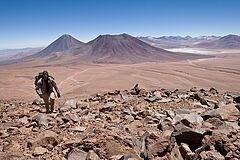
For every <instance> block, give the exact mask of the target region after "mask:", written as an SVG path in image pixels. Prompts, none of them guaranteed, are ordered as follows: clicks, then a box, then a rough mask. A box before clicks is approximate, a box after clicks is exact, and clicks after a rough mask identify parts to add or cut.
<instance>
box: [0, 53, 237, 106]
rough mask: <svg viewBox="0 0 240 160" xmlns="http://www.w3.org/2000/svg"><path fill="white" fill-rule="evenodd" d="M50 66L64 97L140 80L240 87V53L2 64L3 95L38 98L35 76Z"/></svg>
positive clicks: (147, 84)
mask: <svg viewBox="0 0 240 160" xmlns="http://www.w3.org/2000/svg"><path fill="white" fill-rule="evenodd" d="M43 70H48V71H49V72H50V74H51V75H52V76H54V77H55V80H56V82H57V85H58V86H59V89H60V91H61V93H62V97H63V98H69V97H82V96H88V95H91V94H94V93H97V92H104V91H110V90H115V89H119V90H124V89H129V88H131V87H133V86H134V85H135V84H136V83H138V84H139V85H140V86H141V87H143V88H146V89H160V88H166V89H176V88H178V89H189V88H191V87H199V88H204V89H209V88H211V87H214V88H216V89H218V90H220V91H229V92H239V91H240V55H239V54H222V55H217V56H216V58H208V59H198V60H188V61H180V62H166V63H139V64H79V65H64V66H59V65H51V64H47V65H43V64H41V62H39V63H31V64H29V63H25V64H21V63H20V64H14V65H10V66H1V67H0V77H1V78H0V98H1V99H24V100H30V101H31V100H32V99H33V98H36V94H35V91H34V84H33V83H34V76H35V75H37V74H38V73H39V72H41V71H43Z"/></svg>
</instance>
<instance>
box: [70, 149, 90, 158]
mask: <svg viewBox="0 0 240 160" xmlns="http://www.w3.org/2000/svg"><path fill="white" fill-rule="evenodd" d="M86 158H87V153H86V152H84V151H82V150H79V149H73V150H72V151H71V152H69V154H68V158H67V159H68V160H86Z"/></svg>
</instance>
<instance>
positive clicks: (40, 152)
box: [33, 147, 48, 156]
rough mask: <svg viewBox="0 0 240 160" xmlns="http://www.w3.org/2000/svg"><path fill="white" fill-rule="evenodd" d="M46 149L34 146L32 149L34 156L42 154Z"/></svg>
mask: <svg viewBox="0 0 240 160" xmlns="http://www.w3.org/2000/svg"><path fill="white" fill-rule="evenodd" d="M47 151H48V150H47V149H46V148H43V147H36V148H35V149H34V151H33V155H34V156H39V155H43V154H45V153H46V152H47Z"/></svg>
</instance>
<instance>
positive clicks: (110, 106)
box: [99, 102, 116, 112]
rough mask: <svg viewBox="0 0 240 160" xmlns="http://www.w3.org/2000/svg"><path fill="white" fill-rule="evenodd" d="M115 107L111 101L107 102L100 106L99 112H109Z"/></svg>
mask: <svg viewBox="0 0 240 160" xmlns="http://www.w3.org/2000/svg"><path fill="white" fill-rule="evenodd" d="M115 107H116V104H115V103H113V102H107V103H106V104H105V105H104V106H103V107H102V108H100V109H99V111H100V112H110V111H112V110H113V109H114V108H115Z"/></svg>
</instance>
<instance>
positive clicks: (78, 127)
mask: <svg viewBox="0 0 240 160" xmlns="http://www.w3.org/2000/svg"><path fill="white" fill-rule="evenodd" d="M86 128H87V127H83V126H76V127H74V128H71V129H70V130H71V131H75V132H84V131H85V130H86Z"/></svg>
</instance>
